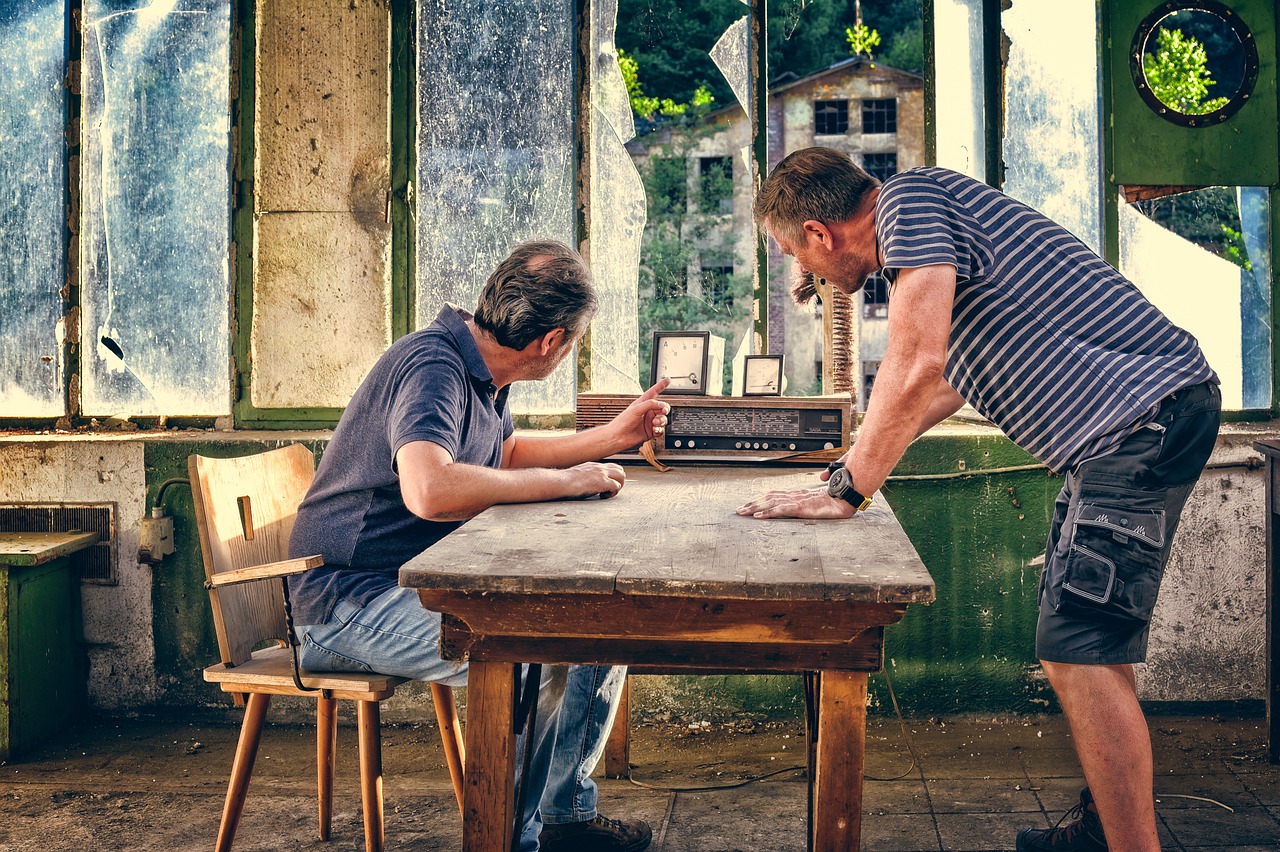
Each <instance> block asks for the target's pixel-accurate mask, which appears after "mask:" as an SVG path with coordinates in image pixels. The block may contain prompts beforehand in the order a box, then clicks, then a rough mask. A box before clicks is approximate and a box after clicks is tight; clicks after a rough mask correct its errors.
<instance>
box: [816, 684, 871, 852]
mask: <svg viewBox="0 0 1280 852" xmlns="http://www.w3.org/2000/svg"><path fill="white" fill-rule="evenodd" d="M821 678H822V680H821V688H820V689H819V697H818V702H819V704H818V760H817V763H818V768H817V772H816V774H815V777H814V780H813V784H814V793H813V797H814V809H813V810H814V814H813V825H812V826H810V828H809V830H810V833H811V837H812V838H813V849H814V850H815V852H858V849H859V848H860V846H861V841H862V765H863V756H864V753H865V747H866V732H867V673H866V672H822V674H821Z"/></svg>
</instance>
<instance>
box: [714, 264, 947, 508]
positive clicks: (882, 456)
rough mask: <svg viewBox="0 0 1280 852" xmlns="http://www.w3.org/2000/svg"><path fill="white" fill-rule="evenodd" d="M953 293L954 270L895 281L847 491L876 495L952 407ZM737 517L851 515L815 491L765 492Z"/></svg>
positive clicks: (930, 269)
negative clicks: (943, 389) (946, 382)
mask: <svg viewBox="0 0 1280 852" xmlns="http://www.w3.org/2000/svg"><path fill="white" fill-rule="evenodd" d="M955 286H956V271H955V268H954V267H952V266H947V265H934V266H923V267H920V268H918V269H904V270H902V271H901V272H900V273H899V274H898V283H897V285H896V286H895V288H894V293H893V308H892V310H890V311H889V346H888V350H887V351H886V352H885V356H884V360H883V361H881V363H880V369H879V371H878V372H877V373H876V389H875V392H874V393H873V394H872V395H871V402H870V404H869V405H868V407H867V416H866V418H865V419H864V420H863V423H862V428H861V429H860V430H859V432H858V440H857V442H856V443H855V444H854V447H853V450H852V452H851V453H850V454H849V457H848V458H847V459H846V462H845V465H846V467H848V468H849V471H850V472H851V474H852V480H853V487H854V488H855V489H857V491H858V492H859V493H861V494H865V495H870V494H872V493H874V492H875V491H876V490H878V489H879V488H880V486H881V485H883V484H884V481H885V479H887V478H888V476H889V473H890V472H891V471H892V470H893V468H894V465H896V464H897V463H898V460H899V459H900V458H902V454H903V453H904V452H906V449H907V447H908V446H909V445H910V444H911V442H912V441H914V440H915V439H916V437H917V435H918V434H919V433H920V429H921V426H923V425H924V424H925V423H926V421H928V420H929V418H931V417H934V416H935V415H936V414H937V413H938V412H939V411H940V410H943V409H945V407H946V405H949V404H951V402H953V401H954V399H952V400H951V401H948V402H946V403H945V404H943V403H940V402H938V398H939V396H940V394H939V384H940V383H942V382H943V368H944V367H945V366H946V360H947V341H948V339H949V337H950V334H951V307H952V303H953V302H954V300H955ZM941 396H942V397H943V399H944V400H945V399H947V398H946V396H945V395H941ZM949 413H954V409H952V411H951V412H949ZM935 422H936V421H935ZM929 425H932V424H929ZM842 504H843V505H842ZM738 513H739V514H742V515H754V516H755V517H758V518H787V517H800V518H833V517H849V516H851V515H852V514H853V507H852V506H850V505H849V504H847V503H845V501H843V500H839V499H836V498H834V497H829V496H827V494H826V493H825V492H824V491H823V490H821V489H814V490H808V491H799V492H770V493H769V494H766V495H765V496H764V497H761V498H758V499H756V500H754V501H752V502H750V503H748V504H746V505H744V506H742V507H741V508H739V509H738Z"/></svg>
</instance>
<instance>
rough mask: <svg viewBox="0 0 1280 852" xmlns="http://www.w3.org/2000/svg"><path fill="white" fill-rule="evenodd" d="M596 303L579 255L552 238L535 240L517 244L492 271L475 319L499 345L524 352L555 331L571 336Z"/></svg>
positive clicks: (593, 311)
mask: <svg viewBox="0 0 1280 852" xmlns="http://www.w3.org/2000/svg"><path fill="white" fill-rule="evenodd" d="M598 304H599V303H598V301H597V299H596V292H595V289H594V288H593V287H592V286H591V273H590V272H588V271H587V265H586V264H585V263H583V261H582V256H581V255H579V254H578V253H577V252H576V251H574V250H573V249H571V248H569V247H568V246H567V245H565V244H564V243H561V242H557V241H556V240H539V241H535V242H527V243H521V244H520V245H518V246H516V247H515V249H513V250H512V252H511V254H509V255H507V258H506V260H504V261H502V262H501V263H499V264H498V267H497V269H495V270H493V273H492V274H491V275H490V276H489V280H488V281H486V282H485V285H484V290H482V291H481V292H480V300H479V302H477V303H476V313H475V318H476V325H478V326H479V327H480V328H482V329H484V330H485V331H487V332H489V333H490V334H492V335H493V337H494V339H495V340H497V341H498V343H499V344H501V345H502V346H506V347H509V348H511V349H524V348H525V347H526V346H528V345H529V344H530V343H531V342H532V341H534V340H536V339H538V338H539V337H541V336H542V335H544V334H546V333H547V332H549V331H553V330H554V329H557V328H563V329H564V330H565V333H566V334H568V335H569V336H570V338H572V337H575V336H576V335H577V334H578V332H580V331H582V330H583V329H584V328H585V327H586V325H587V323H588V322H590V321H591V318H592V317H593V316H595V312H596V307H597V305H598Z"/></svg>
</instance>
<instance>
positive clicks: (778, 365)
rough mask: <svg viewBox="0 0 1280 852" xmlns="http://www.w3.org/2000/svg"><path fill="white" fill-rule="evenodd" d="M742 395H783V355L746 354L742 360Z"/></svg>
mask: <svg viewBox="0 0 1280 852" xmlns="http://www.w3.org/2000/svg"><path fill="white" fill-rule="evenodd" d="M742 395H743V396H781V395H782V356H781V355H747V356H744V358H743V362H742Z"/></svg>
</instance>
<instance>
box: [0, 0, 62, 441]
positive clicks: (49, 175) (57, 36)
mask: <svg viewBox="0 0 1280 852" xmlns="http://www.w3.org/2000/svg"><path fill="white" fill-rule="evenodd" d="M66 14H67V12H66V3H65V0H16V2H9V3H5V4H4V5H2V6H0V91H3V92H4V93H5V96H4V97H3V98H0V150H3V151H4V156H3V157H0V194H2V195H3V197H4V198H5V199H6V203H5V204H4V205H3V207H0V244H2V245H3V246H4V252H3V254H2V255H0V258H2V259H0V303H3V304H4V306H5V307H4V309H3V310H0V416H5V417H54V416H58V415H60V414H62V413H63V405H62V333H61V330H60V326H59V323H60V320H61V318H62V297H61V296H60V295H59V290H60V289H61V288H62V283H63V259H64V251H63V245H64V243H65V225H64V222H65V214H64V209H65V207H66V201H65V199H64V182H65V177H64V176H65V174H66V142H65V140H64V138H63V131H64V130H65V123H66V102H65V94H64V89H63V87H62V78H63V76H64V75H65V74H66V56H65V50H66V48H65V44H64V32H65V29H64V21H65V20H66Z"/></svg>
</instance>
